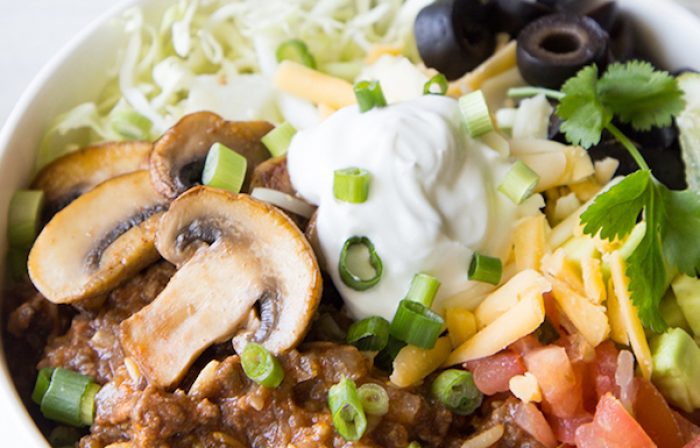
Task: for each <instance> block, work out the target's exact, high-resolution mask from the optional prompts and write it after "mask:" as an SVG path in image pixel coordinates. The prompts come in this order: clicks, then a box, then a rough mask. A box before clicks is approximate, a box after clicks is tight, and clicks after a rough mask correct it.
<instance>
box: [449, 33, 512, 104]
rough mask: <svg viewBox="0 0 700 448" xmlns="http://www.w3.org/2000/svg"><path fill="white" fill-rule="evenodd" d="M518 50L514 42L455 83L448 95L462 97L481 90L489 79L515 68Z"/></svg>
mask: <svg viewBox="0 0 700 448" xmlns="http://www.w3.org/2000/svg"><path fill="white" fill-rule="evenodd" d="M516 50H517V42H516V41H515V40H513V41H511V42H510V43H509V44H507V45H505V46H504V47H503V48H501V49H500V50H498V51H497V52H495V53H494V54H493V55H492V56H491V57H490V58H488V59H487V60H485V61H484V62H482V63H481V65H479V66H478V67H477V68H475V69H474V70H472V71H471V72H469V73H467V74H466V75H464V76H463V77H462V78H460V79H458V80H456V81H455V82H453V83H452V85H451V86H450V90H449V92H448V94H450V95H453V94H454V96H461V95H463V94H465V93H467V92H472V91H474V90H479V89H480V88H481V85H482V84H483V83H484V81H486V80H487V79H490V78H493V77H495V76H498V75H500V74H502V73H503V72H505V71H508V70H510V69H512V68H514V67H515V66H516V62H517V61H516Z"/></svg>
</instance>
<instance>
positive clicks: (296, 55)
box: [275, 39, 316, 69]
mask: <svg viewBox="0 0 700 448" xmlns="http://www.w3.org/2000/svg"><path fill="white" fill-rule="evenodd" d="M275 56H276V57H277V62H282V61H294V62H298V63H299V64H303V65H305V66H307V67H309V68H313V69H315V68H316V60H315V59H314V57H313V55H311V52H310V51H309V47H307V46H306V43H305V42H304V41H303V40H301V39H290V40H288V41H285V42H282V43H281V44H280V45H279V47H277V52H276V53H275Z"/></svg>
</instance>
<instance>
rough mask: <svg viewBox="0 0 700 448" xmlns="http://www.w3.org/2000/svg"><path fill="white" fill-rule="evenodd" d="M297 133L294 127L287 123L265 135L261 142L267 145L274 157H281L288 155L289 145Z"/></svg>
mask: <svg viewBox="0 0 700 448" xmlns="http://www.w3.org/2000/svg"><path fill="white" fill-rule="evenodd" d="M296 133H297V130H296V129H294V126H292V125H291V124H289V123H287V122H286V121H285V122H284V123H282V124H281V125H279V126H277V127H275V128H274V129H273V130H271V131H270V132H268V133H267V134H265V136H264V137H263V138H262V139H261V140H260V141H261V142H262V143H263V145H265V147H266V148H267V149H268V151H270V154H272V157H279V156H281V155H284V154H287V149H288V148H289V144H290V143H292V139H293V138H294V136H295V135H296Z"/></svg>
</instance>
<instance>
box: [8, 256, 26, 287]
mask: <svg viewBox="0 0 700 448" xmlns="http://www.w3.org/2000/svg"><path fill="white" fill-rule="evenodd" d="M28 259H29V249H14V248H10V250H8V251H7V268H8V270H9V273H10V278H12V280H14V281H17V282H20V281H22V280H26V279H27V277H28V276H29V269H28V268H27V260H28Z"/></svg>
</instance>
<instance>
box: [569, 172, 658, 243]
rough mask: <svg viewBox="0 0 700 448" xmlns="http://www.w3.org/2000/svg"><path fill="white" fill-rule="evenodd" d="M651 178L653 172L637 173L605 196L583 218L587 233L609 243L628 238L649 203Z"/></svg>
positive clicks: (584, 228)
mask: <svg viewBox="0 0 700 448" xmlns="http://www.w3.org/2000/svg"><path fill="white" fill-rule="evenodd" d="M651 179H652V177H651V172H649V171H647V170H643V171H636V172H634V173H632V174H630V175H629V176H627V177H625V178H624V179H623V180H622V181H620V182H619V183H618V184H616V185H614V186H613V187H612V188H610V189H609V190H608V191H606V192H604V193H601V194H600V195H599V196H598V197H597V198H596V199H595V200H594V201H593V203H592V204H591V205H590V206H589V207H588V208H587V209H586V211H585V212H583V214H582V215H581V223H582V224H583V225H584V227H583V232H584V233H586V234H588V235H596V234H598V232H600V237H601V238H603V239H608V240H612V239H615V238H623V237H625V236H627V234H629V233H630V232H631V231H632V229H633V228H634V226H635V224H637V220H638V218H639V215H640V214H641V212H642V209H644V206H645V205H646V203H647V198H648V196H649V187H650V184H651Z"/></svg>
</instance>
